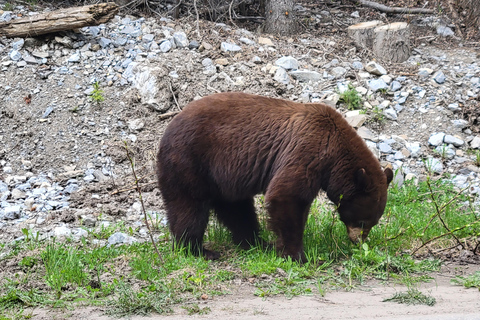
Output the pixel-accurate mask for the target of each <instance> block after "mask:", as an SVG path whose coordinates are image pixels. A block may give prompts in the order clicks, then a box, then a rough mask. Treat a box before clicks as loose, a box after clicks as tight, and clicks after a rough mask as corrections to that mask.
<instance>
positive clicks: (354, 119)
mask: <svg viewBox="0 0 480 320" xmlns="http://www.w3.org/2000/svg"><path fill="white" fill-rule="evenodd" d="M345 120H347V122H348V124H349V125H351V126H352V127H354V128H358V127H361V126H362V125H363V124H364V123H365V121H366V120H367V116H366V115H365V114H359V115H355V116H350V117H346V118H345Z"/></svg>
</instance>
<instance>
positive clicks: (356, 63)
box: [352, 61, 363, 70]
mask: <svg viewBox="0 0 480 320" xmlns="http://www.w3.org/2000/svg"><path fill="white" fill-rule="evenodd" d="M352 67H353V68H354V69H357V70H362V69H363V63H361V62H360V61H354V62H352Z"/></svg>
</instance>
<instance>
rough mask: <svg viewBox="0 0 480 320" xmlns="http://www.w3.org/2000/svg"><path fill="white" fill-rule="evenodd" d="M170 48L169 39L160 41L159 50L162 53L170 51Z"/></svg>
mask: <svg viewBox="0 0 480 320" xmlns="http://www.w3.org/2000/svg"><path fill="white" fill-rule="evenodd" d="M170 49H172V43H171V42H170V41H168V40H165V41H162V43H160V51H162V52H163V53H165V52H168V51H170Z"/></svg>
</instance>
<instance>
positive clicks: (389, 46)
mask: <svg viewBox="0 0 480 320" xmlns="http://www.w3.org/2000/svg"><path fill="white" fill-rule="evenodd" d="M372 49H373V53H374V54H375V55H376V56H377V57H378V58H379V59H382V60H386V61H390V62H394V63H400V62H403V61H405V60H407V59H408V58H409V57H410V27H409V25H408V23H406V22H394V23H390V24H387V25H385V26H380V27H377V28H375V30H374V39H373V48H372Z"/></svg>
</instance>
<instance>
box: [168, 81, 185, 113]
mask: <svg viewBox="0 0 480 320" xmlns="http://www.w3.org/2000/svg"><path fill="white" fill-rule="evenodd" d="M168 87H169V88H170V91H171V92H172V96H173V100H174V101H175V104H176V105H177V108H178V110H179V111H182V108H180V105H179V104H178V101H177V97H175V92H173V88H172V84H171V83H170V82H169V83H168Z"/></svg>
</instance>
